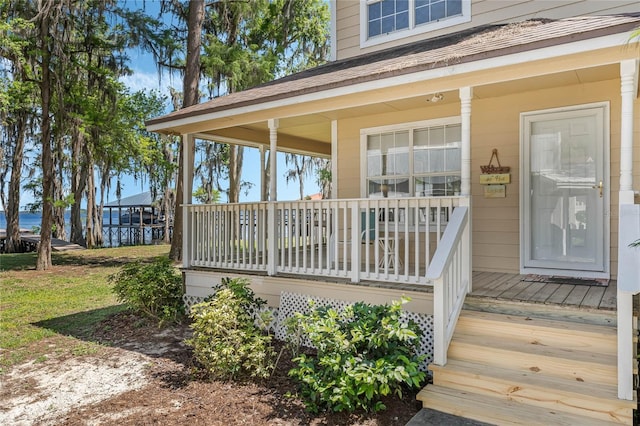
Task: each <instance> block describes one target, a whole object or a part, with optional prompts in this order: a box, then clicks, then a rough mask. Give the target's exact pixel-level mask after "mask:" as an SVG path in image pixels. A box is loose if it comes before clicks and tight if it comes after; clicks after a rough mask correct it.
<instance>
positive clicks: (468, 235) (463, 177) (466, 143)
mask: <svg viewBox="0 0 640 426" xmlns="http://www.w3.org/2000/svg"><path fill="white" fill-rule="evenodd" d="M459 91H460V127H461V129H460V131H461V145H462V146H461V147H460V161H461V164H460V195H461V196H462V197H464V198H462V199H461V200H460V204H461V205H466V206H467V207H468V219H467V220H468V223H467V226H466V227H465V233H464V235H463V236H462V238H463V239H464V244H463V245H462V259H463V262H464V263H465V264H464V267H463V268H462V269H463V276H464V278H465V279H466V280H467V294H468V293H471V291H472V290H473V285H472V280H471V277H472V275H473V274H472V271H473V251H472V247H473V232H472V230H473V226H472V224H473V221H472V216H473V211H472V210H471V99H472V98H473V87H461V88H460V90H459Z"/></svg>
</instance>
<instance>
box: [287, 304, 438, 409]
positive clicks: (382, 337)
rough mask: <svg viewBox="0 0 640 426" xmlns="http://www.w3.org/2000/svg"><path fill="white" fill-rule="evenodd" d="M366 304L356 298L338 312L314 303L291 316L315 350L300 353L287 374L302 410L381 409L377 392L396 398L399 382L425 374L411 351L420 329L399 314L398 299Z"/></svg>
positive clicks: (409, 382) (420, 378)
mask: <svg viewBox="0 0 640 426" xmlns="http://www.w3.org/2000/svg"><path fill="white" fill-rule="evenodd" d="M407 301H408V299H406V298H403V299H402V300H401V301H394V302H393V303H392V304H391V305H378V306H371V305H368V304H365V303H356V304H355V305H353V306H348V307H346V308H345V309H344V310H343V311H342V312H338V311H337V310H335V309H333V308H330V307H318V308H316V307H315V306H314V304H313V303H312V302H310V306H311V308H312V312H311V313H310V314H308V315H304V314H301V313H297V314H296V315H295V318H296V319H297V321H298V324H299V326H300V327H301V329H302V330H303V333H304V335H306V337H308V338H309V340H310V342H311V344H312V345H313V346H314V347H315V348H316V349H317V355H316V356H315V357H313V356H307V355H305V354H300V355H299V356H297V357H296V358H294V360H293V361H294V362H296V363H297V367H296V368H293V369H292V370H291V371H290V372H289V375H290V376H292V377H294V378H295V379H297V380H298V381H299V383H300V386H301V394H302V397H303V398H304V399H305V404H306V406H307V409H308V410H310V411H312V412H317V411H319V410H320V409H321V408H326V409H330V410H333V411H345V410H346V411H354V410H355V409H357V408H363V409H365V410H370V409H372V410H374V411H379V410H384V409H385V408H386V407H385V406H384V404H383V403H382V401H380V398H381V397H382V396H386V395H390V394H396V395H398V396H399V397H402V387H403V386H405V385H406V386H409V387H414V386H416V387H417V386H419V385H420V383H421V382H422V381H423V380H424V378H425V373H423V372H421V371H419V369H418V367H419V365H420V363H421V362H422V361H423V359H424V357H423V356H417V355H416V347H417V344H418V342H419V338H420V330H419V328H418V327H417V325H416V324H415V323H413V322H406V321H404V320H403V319H402V304H404V303H406V302H407Z"/></svg>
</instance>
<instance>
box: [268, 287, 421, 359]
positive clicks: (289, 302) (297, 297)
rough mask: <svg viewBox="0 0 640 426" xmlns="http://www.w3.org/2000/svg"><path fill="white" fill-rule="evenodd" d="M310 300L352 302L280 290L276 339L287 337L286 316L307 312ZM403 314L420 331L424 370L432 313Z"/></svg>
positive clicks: (339, 307) (325, 303)
mask: <svg viewBox="0 0 640 426" xmlns="http://www.w3.org/2000/svg"><path fill="white" fill-rule="evenodd" d="M310 300H313V301H314V302H315V304H316V306H331V307H332V308H334V309H336V310H342V309H344V307H345V306H347V305H351V304H353V303H352V302H345V301H343V300H335V299H329V298H324V297H314V296H308V295H304V294H297V293H288V292H282V293H281V294H280V312H279V313H278V325H277V327H276V337H277V338H278V339H281V340H285V339H286V337H287V330H286V327H285V321H286V319H287V318H289V317H291V316H293V314H294V313H296V312H301V313H303V314H308V313H309V301H310ZM404 316H405V319H406V320H407V321H409V320H413V321H415V323H416V324H418V327H420V330H421V331H422V339H421V341H420V345H419V347H418V354H419V355H426V358H425V362H424V363H423V364H422V365H421V366H420V369H421V370H423V371H426V370H427V367H428V365H429V364H430V363H431V361H433V315H428V314H418V313H415V312H408V311H404Z"/></svg>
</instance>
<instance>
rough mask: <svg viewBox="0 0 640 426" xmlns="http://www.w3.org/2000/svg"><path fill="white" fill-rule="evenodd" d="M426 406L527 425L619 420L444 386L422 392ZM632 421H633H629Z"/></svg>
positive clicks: (602, 425) (594, 424)
mask: <svg viewBox="0 0 640 426" xmlns="http://www.w3.org/2000/svg"><path fill="white" fill-rule="evenodd" d="M418 399H419V400H421V401H422V402H423V404H424V407H430V408H432V409H434V410H439V411H443V412H445V413H449V414H453V415H456V416H460V417H466V418H468V419H474V420H477V421H481V422H486V423H490V424H495V425H526V426H535V425H540V426H549V425H554V426H576V425H580V426H614V425H618V426H619V425H620V424H621V423H620V422H617V421H602V420H599V419H593V418H590V417H587V416H579V415H575V414H569V413H564V412H561V411H553V410H550V409H549V410H545V409H540V408H538V407H533V406H530V405H527V404H523V403H520V402H516V401H511V400H508V399H503V400H501V401H500V402H499V403H498V402H496V398H495V397H491V396H486V395H479V394H474V393H470V392H460V391H458V390H456V389H449V388H447V387H444V386H438V385H429V386H427V387H425V388H424V389H423V390H422V391H420V393H418ZM628 424H631V423H628Z"/></svg>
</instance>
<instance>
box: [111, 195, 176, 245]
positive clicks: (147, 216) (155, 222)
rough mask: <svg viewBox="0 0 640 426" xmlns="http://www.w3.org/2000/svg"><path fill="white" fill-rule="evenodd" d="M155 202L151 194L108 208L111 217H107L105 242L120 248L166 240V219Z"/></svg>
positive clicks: (123, 200)
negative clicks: (121, 246) (164, 238)
mask: <svg viewBox="0 0 640 426" xmlns="http://www.w3.org/2000/svg"><path fill="white" fill-rule="evenodd" d="M155 201H156V200H155V199H154V197H153V195H152V194H151V192H150V191H147V192H143V193H140V194H136V195H132V196H130V197H125V198H121V199H119V200H116V201H112V202H110V203H107V204H105V205H104V211H105V213H107V214H105V215H104V216H103V217H104V218H103V224H102V230H103V234H104V237H105V242H108V244H109V245H110V246H114V245H119V246H120V245H137V244H150V243H152V242H153V241H155V240H160V239H162V238H163V237H164V233H165V220H166V218H165V216H164V214H163V213H162V211H161V210H160V209H158V208H157V206H156V202H155ZM114 210H115V211H116V212H117V214H116V215H115V216H114ZM170 229H171V227H170V228H169V230H170Z"/></svg>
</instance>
